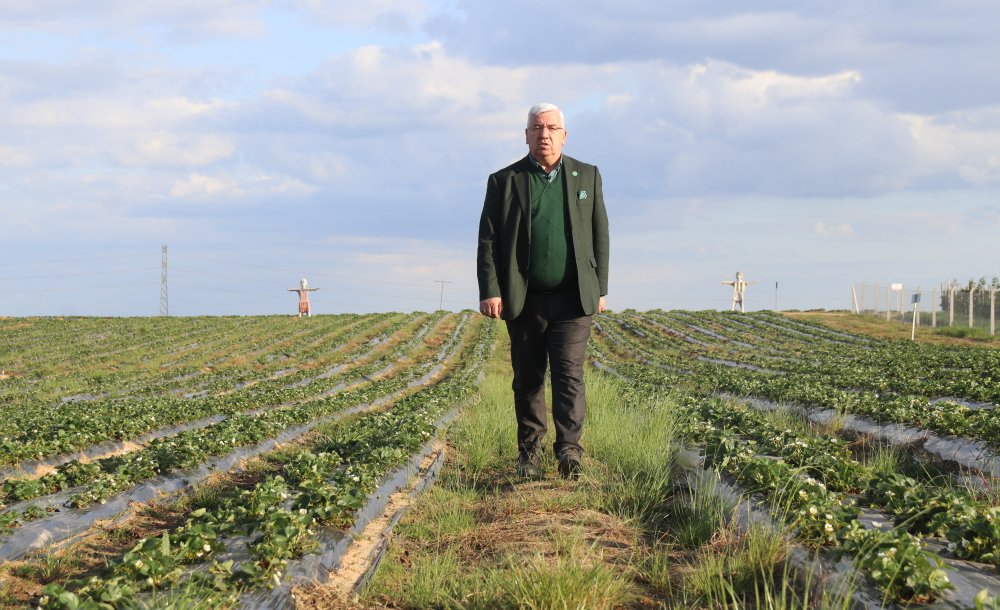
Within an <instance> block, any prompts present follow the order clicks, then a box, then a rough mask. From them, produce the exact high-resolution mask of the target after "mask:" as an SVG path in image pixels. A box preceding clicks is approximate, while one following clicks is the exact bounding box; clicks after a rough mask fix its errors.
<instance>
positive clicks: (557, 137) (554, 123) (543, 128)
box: [524, 111, 566, 166]
mask: <svg viewBox="0 0 1000 610" xmlns="http://www.w3.org/2000/svg"><path fill="white" fill-rule="evenodd" d="M524 139H525V142H527V144H528V150H529V151H530V152H531V156H532V157H533V158H534V159H535V161H538V162H539V163H541V164H542V165H546V166H549V165H552V164H554V163H555V162H556V161H558V160H559V156H560V155H562V149H563V146H564V145H565V144H566V130H565V129H564V128H563V122H562V121H560V120H559V113H558V112H555V111H550V112H543V113H541V114H540V115H538V116H535V117H532V119H531V124H530V125H528V128H527V129H525V130H524Z"/></svg>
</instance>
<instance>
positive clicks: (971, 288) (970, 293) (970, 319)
mask: <svg viewBox="0 0 1000 610" xmlns="http://www.w3.org/2000/svg"><path fill="white" fill-rule="evenodd" d="M975 293H976V287H975V286H969V328H972V321H973V320H972V304H973V303H972V295H974V294H975Z"/></svg>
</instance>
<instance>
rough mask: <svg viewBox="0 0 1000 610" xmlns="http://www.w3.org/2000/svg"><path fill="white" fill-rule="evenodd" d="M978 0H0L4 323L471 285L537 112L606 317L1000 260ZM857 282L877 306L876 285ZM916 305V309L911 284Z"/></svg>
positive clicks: (993, 141) (827, 293)
mask: <svg viewBox="0 0 1000 610" xmlns="http://www.w3.org/2000/svg"><path fill="white" fill-rule="evenodd" d="M998 29H1000V4H998V3H996V2H995V1H986V0H984V1H974V0H950V1H949V2H944V1H943V0H942V1H923V0H914V1H912V2H905V3H903V2H884V1H883V2H878V1H875V2H873V1H871V0H864V1H860V0H841V1H838V2H827V1H818V2H808V3H805V2H791V1H778V0H774V1H764V2H754V3H747V2H737V1H720V2H712V3H705V2H700V1H691V0H688V1H683V0H680V1H673V2H656V1H653V0H642V1H639V0H621V1H619V2H614V3H609V2H597V1H593V0H574V1H572V2H570V1H566V0H551V1H550V2H547V3H544V4H541V3H536V2H524V1H523V0H512V1H508V2H502V3H501V2H471V1H465V0H429V1H423V0H398V1H393V0H369V1H368V2H356V1H355V2H339V1H336V2H323V1H321V0H172V1H171V2H161V1H154V0H88V2H86V3H80V2H76V1H73V0H31V1H28V0H3V1H2V2H0V315H6V316H31V315H45V316H52V315H110V316H148V315H157V314H158V313H159V312H160V310H161V306H162V305H163V304H164V303H163V298H162V294H161V290H162V282H161V278H162V272H163V266H164V257H163V246H164V245H166V246H167V256H166V267H167V274H166V277H167V291H166V306H167V311H168V313H169V314H170V315H252V314H278V313H295V311H296V302H297V301H296V297H295V295H294V294H293V293H290V292H288V289H290V288H295V287H297V286H298V283H299V279H300V278H302V277H305V278H307V279H308V281H309V285H310V286H311V287H315V288H319V290H318V291H316V292H314V293H312V304H313V311H314V313H345V312H357V313H365V312H379V311H415V310H419V311H431V310H435V309H438V308H439V307H441V308H444V309H449V310H456V311H457V310H460V309H466V308H473V309H475V308H476V305H477V303H478V294H477V284H476V277H475V249H476V232H477V225H478V221H479V216H480V213H481V210H482V203H483V196H484V193H485V187H486V179H487V176H488V175H489V174H490V173H491V172H493V171H496V170H498V169H500V168H502V167H504V166H506V165H508V164H510V163H512V162H514V161H516V160H517V159H519V158H520V157H523V156H524V155H525V154H526V152H527V147H526V145H525V141H524V131H523V130H524V126H525V121H526V119H527V110H528V108H529V107H531V106H532V105H533V104H535V103H537V102H550V103H555V104H557V105H559V106H560V107H561V108H562V109H563V111H564V113H565V116H566V128H567V133H568V140H567V144H566V149H565V152H566V154H568V155H570V156H573V157H575V158H577V159H581V160H583V161H586V162H589V163H592V164H595V165H597V166H598V168H599V169H600V171H601V174H602V177H603V183H604V195H605V201H606V204H607V208H608V215H609V222H610V229H611V263H610V281H609V294H608V297H607V302H608V306H609V308H611V309H613V310H622V309H626V308H634V309H639V310H648V309H654V308H661V309H728V308H729V307H730V300H731V296H732V295H731V289H730V288H728V287H727V286H725V285H722V284H721V282H723V281H727V280H731V279H733V278H734V276H735V274H736V272H737V271H741V272H743V274H744V276H745V278H746V279H747V280H749V281H751V282H753V283H752V284H751V285H750V286H749V288H748V289H747V292H746V305H747V308H748V309H750V310H757V309H771V308H773V307H774V306H775V303H777V306H778V308H779V309H812V308H827V309H846V308H848V307H850V306H851V285H852V282H854V283H855V284H856V286H860V284H861V283H862V282H865V283H867V284H868V285H869V286H870V285H871V284H873V283H876V282H879V283H880V284H881V286H883V287H884V286H886V285H887V284H889V283H902V284H904V285H905V286H906V287H907V288H908V289H909V288H912V287H921V288H922V289H926V290H930V289H931V288H933V287H937V286H938V285H939V284H940V283H942V282H944V281H947V280H949V279H951V278H956V279H958V280H960V281H963V282H964V281H966V280H968V279H970V278H977V279H978V278H979V277H981V276H987V277H992V276H996V275H1000V248H998V246H997V235H998V234H1000V61H997V60H998V58H1000V36H997V35H996V32H997V31H998ZM869 298H870V297H869ZM926 300H927V299H926V297H925V302H926Z"/></svg>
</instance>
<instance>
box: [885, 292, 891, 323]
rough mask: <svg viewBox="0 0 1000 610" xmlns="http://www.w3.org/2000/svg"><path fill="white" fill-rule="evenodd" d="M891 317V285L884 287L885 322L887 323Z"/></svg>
mask: <svg viewBox="0 0 1000 610" xmlns="http://www.w3.org/2000/svg"><path fill="white" fill-rule="evenodd" d="M890 316H892V284H889V285H888V286H886V287H885V321H886V322H888V321H889V320H890V319H891V317H890Z"/></svg>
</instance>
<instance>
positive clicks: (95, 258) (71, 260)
mask: <svg viewBox="0 0 1000 610" xmlns="http://www.w3.org/2000/svg"><path fill="white" fill-rule="evenodd" d="M151 255H152V253H150V252H142V253H135V254H115V255H113V256H91V257H83V258H69V259H63V260H54V261H17V262H13V263H0V267H23V266H25V265H61V264H63V263H77V262H80V261H100V260H108V259H115V258H135V257H137V256H151Z"/></svg>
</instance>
